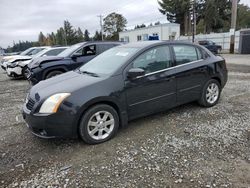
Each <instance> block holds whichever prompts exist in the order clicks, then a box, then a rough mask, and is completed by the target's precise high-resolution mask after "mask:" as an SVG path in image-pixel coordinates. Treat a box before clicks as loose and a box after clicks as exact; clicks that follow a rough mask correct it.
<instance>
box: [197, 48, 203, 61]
mask: <svg viewBox="0 0 250 188" xmlns="http://www.w3.org/2000/svg"><path fill="white" fill-rule="evenodd" d="M196 53H197V58H198V60H199V59H203V57H202V54H201V51H200V49H198V48H196Z"/></svg>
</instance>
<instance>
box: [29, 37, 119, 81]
mask: <svg viewBox="0 0 250 188" xmlns="http://www.w3.org/2000/svg"><path fill="white" fill-rule="evenodd" d="M121 44H122V43H121V42H82V43H78V44H75V45H73V46H71V47H70V48H68V49H67V50H65V51H63V52H62V53H60V54H58V56H51V57H42V58H39V59H35V60H33V61H32V62H31V63H30V64H29V65H28V69H27V70H28V75H27V78H28V80H30V81H31V83H32V84H36V83H38V82H40V81H41V80H45V79H48V78H51V77H54V76H56V75H59V74H62V73H64V72H67V71H70V70H73V69H76V68H78V67H80V66H81V65H83V64H85V63H87V62H88V61H90V60H91V59H93V58H94V57H96V56H97V55H99V54H101V53H103V52H104V51H106V50H108V49H110V48H113V47H115V46H117V45H121Z"/></svg>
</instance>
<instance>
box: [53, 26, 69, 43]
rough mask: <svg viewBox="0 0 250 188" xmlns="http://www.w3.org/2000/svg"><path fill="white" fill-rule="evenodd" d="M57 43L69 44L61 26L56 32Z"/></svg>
mask: <svg viewBox="0 0 250 188" xmlns="http://www.w3.org/2000/svg"><path fill="white" fill-rule="evenodd" d="M56 44H57V45H62V46H63V45H67V42H66V35H65V32H64V29H63V28H62V27H60V28H59V29H58V30H57V32H56Z"/></svg>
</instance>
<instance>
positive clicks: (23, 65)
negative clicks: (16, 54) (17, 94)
mask: <svg viewBox="0 0 250 188" xmlns="http://www.w3.org/2000/svg"><path fill="white" fill-rule="evenodd" d="M67 48H68V47H46V48H45V49H44V50H42V51H40V52H39V53H37V54H36V55H35V56H33V57H32V59H30V60H24V61H23V60H19V61H15V62H12V63H7V68H6V71H7V75H8V76H9V77H25V78H26V76H25V75H26V73H27V67H28V64H29V63H31V62H32V61H33V60H36V59H38V58H40V57H45V56H57V55H58V54H60V53H61V52H63V51H64V50H66V49H67Z"/></svg>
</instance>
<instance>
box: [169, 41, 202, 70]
mask: <svg viewBox="0 0 250 188" xmlns="http://www.w3.org/2000/svg"><path fill="white" fill-rule="evenodd" d="M173 48H174V53H175V60H176V65H182V64H185V63H189V62H192V61H197V60H198V54H197V50H196V48H195V47H194V46H189V45H174V46H173ZM200 56H201V55H200Z"/></svg>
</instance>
